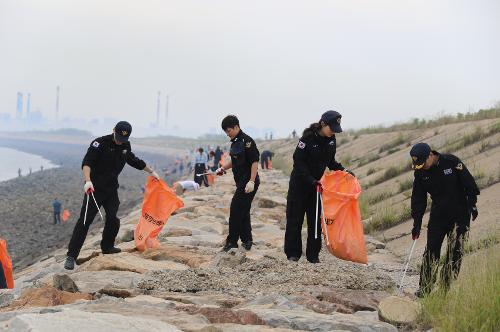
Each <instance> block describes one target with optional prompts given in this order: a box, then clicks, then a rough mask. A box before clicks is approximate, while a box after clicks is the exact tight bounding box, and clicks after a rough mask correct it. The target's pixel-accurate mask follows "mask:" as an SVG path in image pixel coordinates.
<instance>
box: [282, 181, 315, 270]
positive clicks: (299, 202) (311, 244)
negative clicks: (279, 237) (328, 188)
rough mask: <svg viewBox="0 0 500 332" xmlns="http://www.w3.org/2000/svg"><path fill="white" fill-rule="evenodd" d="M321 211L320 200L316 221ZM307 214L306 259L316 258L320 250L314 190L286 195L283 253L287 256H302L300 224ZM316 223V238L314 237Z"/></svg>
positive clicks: (312, 259)
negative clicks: (292, 195) (295, 195)
mask: <svg viewBox="0 0 500 332" xmlns="http://www.w3.org/2000/svg"><path fill="white" fill-rule="evenodd" d="M320 212H321V202H319V204H318V221H319V216H320ZM304 215H307V247H306V257H307V260H308V261H314V260H316V259H317V258H318V256H319V252H320V250H321V236H322V235H321V224H320V223H319V222H317V223H316V192H315V191H313V192H309V193H308V195H305V196H304V197H291V196H290V195H288V198H287V203H286V230H285V254H286V256H287V257H288V258H290V257H297V258H300V256H302V224H303V223H304ZM316 224H317V227H318V228H317V230H318V238H317V239H316V238H315V229H316Z"/></svg>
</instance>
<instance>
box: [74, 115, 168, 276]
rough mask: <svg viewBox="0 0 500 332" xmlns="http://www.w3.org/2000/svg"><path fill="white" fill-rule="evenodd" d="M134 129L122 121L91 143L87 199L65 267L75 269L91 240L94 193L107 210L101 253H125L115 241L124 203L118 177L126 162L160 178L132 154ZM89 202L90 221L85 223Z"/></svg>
mask: <svg viewBox="0 0 500 332" xmlns="http://www.w3.org/2000/svg"><path fill="white" fill-rule="evenodd" d="M131 132H132V126H131V125H130V123H128V122H126V121H120V122H118V123H117V124H116V126H115V128H114V129H113V134H111V135H107V136H102V137H99V138H96V139H95V140H93V141H92V143H90V147H89V148H88V150H87V154H86V155H85V157H84V158H83V161H82V170H83V177H84V180H85V184H84V186H83V191H84V193H85V194H84V198H83V205H82V209H81V211H80V218H79V219H78V221H77V223H76V225H75V228H74V230H73V235H72V236H71V240H70V242H69V246H68V253H67V258H66V262H65V264H64V267H65V268H66V269H68V270H73V269H74V267H75V261H76V258H77V257H78V255H79V253H80V250H81V248H82V246H83V242H84V241H85V238H86V237H87V232H88V230H89V227H90V224H91V223H92V222H93V220H94V217H95V215H96V214H97V212H98V210H97V207H96V205H95V203H94V201H93V198H92V196H91V195H89V194H90V193H91V192H93V193H94V196H95V199H96V201H97V204H98V205H99V207H100V206H103V207H104V211H105V212H106V221H105V224H104V230H103V232H102V241H101V250H102V253H103V254H115V253H119V252H120V251H121V250H120V249H119V248H115V246H114V245H115V238H116V235H117V234H118V230H119V229H120V219H118V218H117V217H116V214H117V212H118V206H119V205H120V200H119V198H118V187H119V184H118V175H119V174H120V172H121V171H122V169H123V167H124V166H125V163H127V164H129V165H130V166H132V167H134V168H136V169H139V170H144V171H145V172H147V173H149V174H150V175H152V176H153V177H155V178H156V179H160V177H159V175H158V174H157V173H156V172H155V171H154V170H153V169H152V168H150V167H149V166H147V165H146V163H145V162H144V161H143V160H141V159H139V158H137V157H136V156H135V155H134V153H132V151H131V147H130V143H129V142H128V139H129V137H130V133H131ZM87 199H88V200H89V203H88V210H87V219H86V220H85V225H84V224H83V223H84V218H85V208H86V203H87Z"/></svg>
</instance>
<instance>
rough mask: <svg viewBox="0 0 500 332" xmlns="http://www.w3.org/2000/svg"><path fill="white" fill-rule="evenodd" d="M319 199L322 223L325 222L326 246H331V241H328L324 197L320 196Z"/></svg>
mask: <svg viewBox="0 0 500 332" xmlns="http://www.w3.org/2000/svg"><path fill="white" fill-rule="evenodd" d="M319 199H320V201H321V215H322V218H321V221H322V222H323V227H324V228H325V237H326V245H327V246H329V245H330V240H329V239H328V230H327V229H326V217H325V205H324V204H323V195H322V194H319Z"/></svg>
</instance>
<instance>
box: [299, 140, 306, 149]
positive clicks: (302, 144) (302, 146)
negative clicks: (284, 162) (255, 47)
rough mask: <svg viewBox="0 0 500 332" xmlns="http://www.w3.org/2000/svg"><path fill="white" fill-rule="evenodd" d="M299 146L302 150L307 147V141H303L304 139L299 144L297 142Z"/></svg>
mask: <svg viewBox="0 0 500 332" xmlns="http://www.w3.org/2000/svg"><path fill="white" fill-rule="evenodd" d="M297 147H298V148H299V149H302V150H303V149H304V148H305V147H306V143H304V142H302V141H299V144H297Z"/></svg>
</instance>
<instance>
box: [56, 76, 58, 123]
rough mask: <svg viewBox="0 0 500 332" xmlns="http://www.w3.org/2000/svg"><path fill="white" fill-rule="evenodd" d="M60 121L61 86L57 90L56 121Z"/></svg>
mask: <svg viewBox="0 0 500 332" xmlns="http://www.w3.org/2000/svg"><path fill="white" fill-rule="evenodd" d="M58 120H59V85H58V86H57V88H56V121H58Z"/></svg>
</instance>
